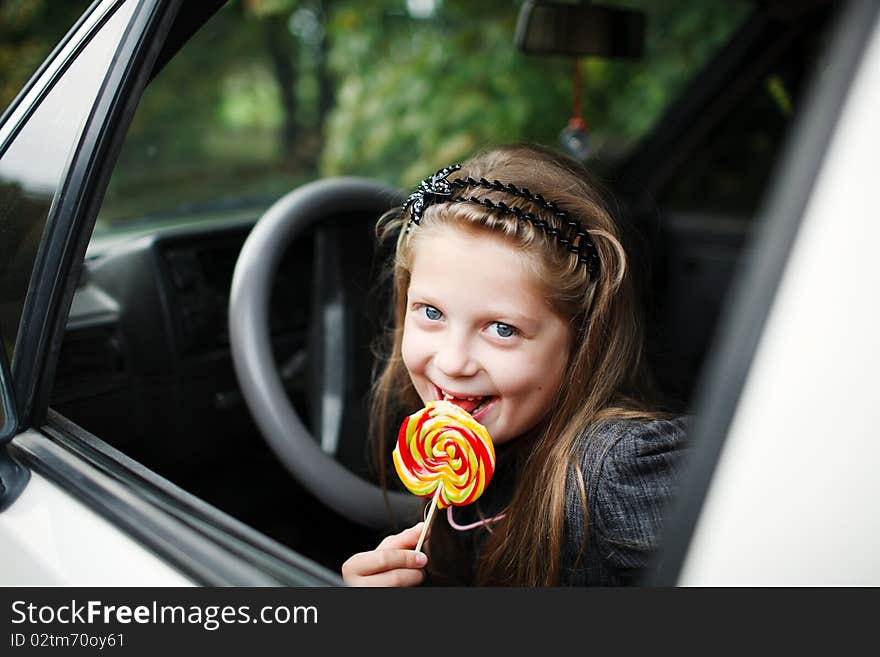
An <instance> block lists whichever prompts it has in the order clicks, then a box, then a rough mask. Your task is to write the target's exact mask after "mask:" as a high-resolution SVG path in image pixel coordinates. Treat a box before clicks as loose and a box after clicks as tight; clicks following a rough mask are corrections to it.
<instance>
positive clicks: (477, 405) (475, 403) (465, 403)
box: [434, 385, 498, 420]
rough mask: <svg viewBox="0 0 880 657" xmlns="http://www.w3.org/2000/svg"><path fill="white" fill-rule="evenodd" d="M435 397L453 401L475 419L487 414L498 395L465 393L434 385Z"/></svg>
mask: <svg viewBox="0 0 880 657" xmlns="http://www.w3.org/2000/svg"><path fill="white" fill-rule="evenodd" d="M434 398H435V399H438V400H439V399H442V400H443V401H448V402H452V403H453V404H455V405H456V406H458V407H459V408H460V409H462V410H463V411H466V412H468V413H470V414H471V416H472V417H473V418H474V419H475V420H479V419H480V417H481V416H483V415H485V413H486V411H487V410H488V409H489V407H490V406H491V405H492V403H493V402H494V401H496V400H497V399H498V397H497V396H496V395H465V394H463V393H454V392H449V391H448V390H443V389H442V388H440V387H438V386H437V385H434Z"/></svg>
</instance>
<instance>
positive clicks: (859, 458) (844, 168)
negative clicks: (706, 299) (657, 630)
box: [651, 2, 880, 586]
mask: <svg viewBox="0 0 880 657" xmlns="http://www.w3.org/2000/svg"><path fill="white" fill-rule="evenodd" d="M825 52H826V55H825V58H824V63H823V65H822V66H821V67H820V70H819V71H818V73H817V75H816V76H815V79H814V81H813V88H812V91H811V93H810V94H809V96H808V98H807V99H806V103H807V104H806V106H805V107H804V109H803V110H802V115H801V120H800V121H799V122H798V124H797V126H796V129H795V131H794V133H793V135H792V137H791V139H790V140H789V143H788V148H787V152H786V153H785V155H784V158H783V162H782V166H781V167H780V170H779V172H778V174H777V176H776V178H775V180H774V184H773V185H772V186H771V190H770V194H769V195H768V198H767V199H766V201H765V203H764V205H763V208H762V210H761V220H762V223H761V227H760V230H758V231H756V234H755V235H754V237H753V239H752V242H751V244H750V251H751V253H750V256H749V258H748V260H747V262H746V263H745V266H744V267H743V268H742V270H741V272H740V273H739V276H738V280H737V281H736V290H735V291H734V294H733V298H732V300H731V302H730V304H729V306H728V308H727V309H726V311H725V315H724V318H723V319H722V321H721V324H720V326H721V330H720V334H719V336H718V338H717V339H716V342H717V344H716V348H715V350H714V354H713V357H712V359H711V362H710V363H709V365H708V367H707V370H706V372H705V374H704V376H703V377H702V380H701V385H700V386H699V387H700V390H699V395H698V396H699V399H698V402H697V406H696V410H697V415H698V418H699V420H698V423H697V426H696V427H695V430H694V432H693V436H692V440H693V455H692V457H691V459H690V461H689V462H688V469H687V472H686V473H685V475H686V476H685V478H684V482H683V484H684V485H683V487H682V489H681V492H680V494H679V499H678V506H677V509H676V513H675V515H674V516H673V517H672V518H671V522H670V525H669V528H668V533H667V536H666V541H665V543H664V548H665V550H664V554H663V556H662V558H661V561H660V567H659V569H658V571H657V572H656V573H655V576H654V577H653V579H651V582H652V583H654V584H659V585H666V586H668V585H676V584H677V585H689V586H704V585H712V586H718V585H722V586H730V585H737V586H743V585H746V586H768V585H783V586H805V585H809V586H816V585H820V586H829V585H831V586H871V585H873V586H876V585H877V584H878V583H880V567H878V566H880V560H878V555H880V521H878V515H877V512H876V500H877V499H878V497H880V483H878V482H880V480H878V478H877V476H876V470H877V466H878V459H877V457H876V439H877V423H878V416H877V412H876V391H877V384H876V371H877V368H878V367H880V349H878V338H877V335H878V334H877V329H876V327H877V322H878V319H880V309H878V304H877V289H878V287H880V268H878V265H877V258H876V244H877V240H878V238H880V228H878V226H880V224H878V222H877V200H876V193H875V192H874V178H875V175H874V171H875V169H876V165H875V160H876V153H877V149H878V147H880V129H878V126H877V122H876V119H875V117H876V116H877V112H878V109H880V28H878V7H877V4H876V3H872V2H852V3H849V4H848V5H847V6H846V7H845V11H843V12H841V16H840V17H839V20H838V22H837V25H836V27H835V29H834V31H833V33H832V35H831V38H830V39H829V41H828V43H827V48H826V51H825Z"/></svg>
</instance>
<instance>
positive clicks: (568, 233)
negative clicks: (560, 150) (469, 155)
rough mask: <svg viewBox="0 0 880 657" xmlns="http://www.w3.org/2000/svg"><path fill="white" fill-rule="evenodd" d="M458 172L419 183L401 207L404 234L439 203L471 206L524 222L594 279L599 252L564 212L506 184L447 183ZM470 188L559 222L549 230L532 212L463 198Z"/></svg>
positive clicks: (448, 169)
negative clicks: (512, 199) (511, 199)
mask: <svg viewBox="0 0 880 657" xmlns="http://www.w3.org/2000/svg"><path fill="white" fill-rule="evenodd" d="M459 169H461V165H460V164H455V165H453V166H449V167H446V168H444V169H440V170H439V171H438V172H437V173H435V174H434V175H432V176H430V177H428V178H425V179H424V180H423V181H422V182H420V183H419V186H418V187H417V188H416V191H414V192H413V193H412V194H410V195H409V197H408V198H407V199H406V202H405V203H404V204H403V210H404V211H405V212H406V211H408V212H409V217H410V218H409V221H408V222H407V226H406V227H407V230H409V229H410V227H411V226H412V224H416V225H417V226H418V225H419V223H420V222H421V220H422V214H423V213H424V211H425V210H426V209H427V208H428V207H430V206H432V205H437V204H440V203H473V204H475V205H480V206H482V207H484V208H487V209H489V210H493V211H495V212H498V213H500V214H509V215H513V216H514V217H516V218H517V219H519V220H521V221H528V222H529V223H531V224H532V225H533V226H534V227H535V228H538V229H540V230H542V231H543V232H544V233H545V234H546V235H548V236H550V237H553V238H555V239H556V243H557V245H558V246H559V247H560V248H563V249H566V250H568V251H570V252H571V253H576V254H577V256H578V262H580V263H581V264H584V265H586V267H587V271H588V272H589V273H590V277H591V278H592V277H594V276H595V275H596V273H597V272H598V271H599V252H598V251H597V250H596V245H595V244H594V243H593V240H592V239H590V236H589V234H588V233H587V231H585V230H584V229H583V228H581V226H580V224H578V222H577V221H575V220H574V219H572V218H571V216H570V215H569V214H568V213H567V212H566V211H565V210H561V209H560V208H559V207H558V206H557V205H556V204H555V203H553V201H548V200H547V199H545V198H544V197H543V196H541V195H540V194H532V192H530V191H529V190H528V189H526V188H525V187H516V186H515V185H512V184H509V183H508V184H507V185H504V184H502V183H500V182H499V181H497V180H494V181H492V182H489V181H488V180H486V179H485V178H480V179H479V180H475V179H474V178H471V177H470V176H468V177H467V178H456V179H455V180H449V179H448V176H449V174H450V173H453V172H454V171H458V170H459ZM470 188H482V189H488V190H490V191H497V192H505V193H507V194H510V195H511V196H516V197H517V198H522V199H525V200H527V201H530V202H532V203H534V204H535V205H537V206H540V207H541V208H542V209H544V210H546V211H547V212H549V213H550V214H552V215H553V216H554V217H556V218H557V219H558V220H559V227H553V226H551V225H550V224H549V223H548V222H546V221H544V220H543V219H540V218H539V217H537V216H536V215H535V214H533V213H532V212H528V211H526V210H522V209H521V208H518V207H511V206H509V205H507V204H506V203H504V202H503V201H498V202H497V203H496V202H493V201H492V200H491V199H488V198H479V197H476V196H466V195H465V192H466V190H467V189H470Z"/></svg>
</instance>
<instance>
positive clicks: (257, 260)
mask: <svg viewBox="0 0 880 657" xmlns="http://www.w3.org/2000/svg"><path fill="white" fill-rule="evenodd" d="M402 202H403V196H402V195H401V193H400V192H399V191H398V190H396V189H394V188H392V187H389V186H387V185H384V184H381V183H378V182H375V181H372V180H369V179H366V178H332V179H325V180H320V181H316V182H313V183H309V184H306V185H303V186H302V187H299V188H297V189H296V190H294V191H292V192H290V193H288V194H287V195H285V196H283V197H282V198H280V199H279V200H278V201H276V202H275V203H274V204H273V205H272V206H271V207H270V208H269V209H268V210H267V211H266V212H265V213H264V214H263V215H262V216H261V217H260V219H259V221H258V222H257V224H256V225H255V226H254V228H253V230H252V231H251V233H250V234H249V235H248V238H247V240H245V243H244V246H243V247H242V249H241V253H240V254H239V256H238V261H237V262H236V264H235V272H234V274H233V278H232V290H231V293H230V300H229V336H230V343H231V348H232V359H233V363H234V365H235V372H236V375H237V377H238V381H239V384H240V386H241V391H242V394H243V396H244V399H245V402H246V403H247V406H248V408H249V410H250V412H251V415H252V416H253V418H254V420H255V422H256V423H257V426H258V427H259V429H260V432H261V433H262V435H263V437H264V438H265V439H266V441H267V442H268V444H269V447H270V448H271V449H272V450H273V451H274V452H275V454H276V455H277V456H278V458H279V459H280V461H281V463H282V464H283V465H284V466H285V467H286V468H287V470H288V471H289V472H290V473H291V474H292V475H293V476H294V478H296V479H297V480H298V481H299V482H300V483H301V484H302V485H303V486H304V487H305V488H306V489H307V490H308V491H309V492H311V493H312V494H313V495H314V496H315V497H317V498H318V499H319V500H320V501H321V502H323V503H324V504H326V505H327V506H328V507H330V508H331V509H333V510H334V511H336V512H337V513H339V514H340V515H342V516H344V517H345V518H347V519H349V520H351V521H353V522H356V523H358V524H361V525H365V526H367V527H371V528H374V529H385V528H388V527H392V526H394V525H395V524H397V525H398V526H401V525H406V524H411V523H412V522H414V521H415V520H416V519H418V518H419V517H420V515H421V512H420V510H421V501H420V500H419V499H418V498H417V497H415V496H413V495H408V494H403V493H399V492H393V491H389V492H388V501H389V503H390V507H391V509H390V510H391V515H389V513H388V511H389V509H388V506H387V505H386V502H385V495H384V494H383V492H382V490H381V488H379V487H378V486H376V485H375V484H373V483H371V482H369V481H367V480H365V479H363V478H361V477H359V476H357V475H355V474H354V473H353V472H351V471H350V470H348V469H347V468H346V467H345V466H343V465H342V464H341V463H339V462H338V461H337V460H335V459H334V457H333V451H334V449H333V445H332V443H333V441H332V438H333V432H334V431H338V429H339V427H340V426H341V424H342V413H343V404H344V402H345V394H344V393H345V386H346V377H347V375H350V372H349V371H348V369H349V368H348V364H347V363H346V359H345V356H344V354H345V348H344V347H345V340H346V335H345V331H346V324H347V322H346V321H345V319H346V312H347V309H346V305H345V303H344V295H343V294H342V283H343V279H342V276H341V269H340V268H339V267H337V266H336V265H339V263H338V262H336V263H335V264H334V262H333V260H334V258H332V257H331V258H329V259H328V258H324V257H322V256H325V255H326V254H322V253H319V254H318V255H317V256H316V266H317V269H318V271H319V272H320V274H321V275H319V276H318V277H317V288H316V289H315V294H316V295H317V296H318V300H317V305H316V306H315V308H317V310H318V311H317V312H315V311H314V309H313V311H312V315H311V319H310V321H311V333H312V334H313V335H317V336H319V339H318V343H319V347H318V348H319V349H320V351H321V352H322V353H321V354H319V355H320V356H322V364H323V370H324V376H323V377H321V384H320V387H321V388H322V389H321V390H312V391H310V392H312V393H314V396H315V398H316V399H318V400H320V407H319V409H318V410H319V423H320V430H321V432H322V434H328V435H330V436H331V440H330V441H329V443H330V445H329V447H328V444H327V443H328V441H327V440H323V438H324V436H322V442H323V443H324V449H322V447H321V446H320V445H319V443H318V441H316V439H315V438H314V437H313V436H312V435H311V433H310V432H309V430H308V429H307V428H306V426H305V424H304V423H303V421H302V419H301V418H300V417H299V415H298V413H297V412H296V410H295V408H294V407H293V405H292V404H291V403H290V401H289V399H288V397H287V394H286V393H285V390H284V385H283V383H282V380H281V376H280V374H279V371H278V368H277V367H276V363H275V360H274V357H273V353H272V342H271V336H270V327H269V311H270V304H271V295H272V288H273V283H274V280H275V276H276V273H277V270H278V266H279V264H280V262H281V260H282V257H283V256H284V253H285V251H286V249H287V247H288V245H289V244H290V243H291V242H292V241H293V240H294V239H295V238H296V237H298V236H300V235H302V234H303V233H304V232H305V231H306V229H308V228H310V227H311V226H313V225H316V224H318V223H320V222H324V221H326V220H328V219H331V218H340V217H345V216H346V214H348V216H352V215H353V214H354V213H358V214H360V216H363V213H364V212H375V214H376V216H377V217H378V216H379V215H380V214H381V213H382V212H384V211H385V210H387V209H388V208H390V207H393V206H394V205H398V204H400V203H402ZM331 253H332V251H331ZM325 260H329V262H325ZM336 260H338V258H337V259H336ZM304 283H305V282H304Z"/></svg>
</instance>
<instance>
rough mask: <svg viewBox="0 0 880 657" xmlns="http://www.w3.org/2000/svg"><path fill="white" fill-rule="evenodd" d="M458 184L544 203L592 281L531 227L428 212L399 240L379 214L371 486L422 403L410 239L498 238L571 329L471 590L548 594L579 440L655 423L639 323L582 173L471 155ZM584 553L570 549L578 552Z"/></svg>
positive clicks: (557, 568)
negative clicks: (381, 263)
mask: <svg viewBox="0 0 880 657" xmlns="http://www.w3.org/2000/svg"><path fill="white" fill-rule="evenodd" d="M466 176H470V177H473V178H475V179H480V178H486V179H487V180H489V181H493V180H500V181H502V182H503V183H505V184H507V183H512V184H513V185H516V186H517V187H525V188H528V189H529V190H530V191H531V192H532V193H537V194H541V195H543V196H544V197H545V198H546V199H548V200H552V201H553V202H554V203H555V204H556V205H557V206H558V207H559V208H560V209H562V210H564V211H566V212H567V213H568V214H569V215H570V216H571V217H572V218H573V219H575V220H576V221H578V223H579V224H580V225H581V227H582V228H583V229H585V230H586V231H587V232H588V233H589V235H590V237H591V239H592V241H593V243H594V244H595V246H596V250H597V251H598V255H599V263H600V264H599V268H598V272H596V274H595V275H593V276H592V277H591V276H590V273H589V272H588V270H587V267H586V266H584V265H583V264H580V263H578V260H577V257H575V256H573V255H572V254H571V253H569V252H568V251H566V250H565V249H561V248H560V247H559V245H558V243H557V242H556V241H555V240H554V239H553V238H552V237H550V236H548V235H547V233H546V231H544V230H541V229H538V228H536V227H535V226H534V225H533V224H532V223H530V222H528V221H522V220H519V219H517V218H516V217H514V216H510V215H509V214H508V215H504V214H501V213H498V212H496V211H493V210H491V209H488V208H485V207H481V206H479V205H476V204H473V203H461V202H447V203H442V204H436V205H432V206H430V207H428V208H427V209H426V210H425V212H424V214H423V216H422V219H421V222H420V224H419V225H418V226H415V227H413V229H412V230H409V231H406V230H403V228H404V226H405V222H406V221H407V220H408V219H409V217H408V215H407V214H406V213H404V212H402V211H400V210H398V211H391V212H389V213H386V215H384V216H383V217H382V218H381V219H380V221H379V224H378V225H377V231H378V234H379V236H380V238H385V239H388V238H389V237H396V238H397V241H396V247H395V251H394V257H393V260H392V265H391V268H390V271H389V272H388V276H389V277H390V281H389V282H390V283H391V284H392V312H393V318H392V327H391V328H390V330H389V332H388V334H387V335H386V342H385V352H384V356H383V358H382V359H380V360H379V361H377V365H378V369H377V376H375V377H374V383H373V388H372V397H371V414H370V416H371V440H372V443H373V448H374V456H375V460H376V463H377V466H378V472H379V480H380V482H381V483H382V485H383V486H386V484H387V475H386V472H387V449H388V446H387V444H386V436H388V433H389V430H392V431H393V428H396V425H397V423H399V421H400V419H401V418H402V417H403V414H408V413H411V412H414V411H415V410H417V409H418V408H420V407H421V405H422V404H421V401H420V400H419V398H418V395H417V394H416V392H415V389H414V388H413V386H412V384H411V382H410V379H409V375H408V373H407V370H406V367H405V366H404V363H403V359H402V356H401V343H402V338H403V323H404V316H405V311H406V297H407V291H408V287H409V282H410V275H411V262H412V253H413V247H414V244H415V243H416V242H417V241H418V239H419V235H420V234H423V233H425V232H427V231H429V230H430V229H431V227H432V226H438V225H455V226H458V227H461V228H465V229H468V230H477V231H489V232H491V233H493V234H501V235H503V236H504V238H505V239H506V240H508V241H509V243H510V244H511V245H512V246H514V247H515V248H517V249H520V250H522V251H523V252H524V253H526V254H529V255H530V256H531V260H532V261H533V262H534V263H535V266H536V268H537V271H536V274H537V277H536V281H537V282H538V283H539V284H541V285H543V286H544V290H543V291H544V295H545V298H546V299H547V300H548V302H549V304H550V305H551V307H552V308H553V309H554V311H555V312H556V313H558V314H559V316H560V317H563V318H565V319H566V320H568V322H569V323H570V326H571V335H572V340H571V348H570V357H569V362H568V366H567V369H566V372H565V374H564V375H563V378H562V383H561V385H560V386H559V389H558V390H557V391H556V395H555V397H554V398H555V400H556V401H555V404H554V407H553V408H552V409H550V410H549V412H548V413H547V414H546V416H545V419H544V420H543V421H542V422H541V424H540V425H539V426H538V427H537V428H536V429H535V430H534V431H532V432H530V436H529V439H528V444H524V445H523V447H524V448H525V449H527V450H528V453H527V455H526V457H525V458H524V463H523V468H522V471H521V473H520V474H519V477H518V479H517V484H516V486H515V489H514V492H513V497H512V499H511V501H510V503H509V505H508V507H507V509H506V516H505V518H504V519H503V520H502V521H499V522H498V523H496V524H495V526H494V527H493V528H492V529H491V533H490V536H489V537H488V538H487V540H486V544H485V546H484V548H483V551H482V554H481V557H480V561H479V566H478V569H477V572H476V578H475V580H476V582H477V583H481V584H506V585H517V586H542V585H545V586H546V585H554V584H558V583H559V579H560V572H561V561H562V551H563V542H564V528H565V522H564V521H565V499H566V485H567V481H568V477H569V474H570V473H574V474H575V477H574V481H576V482H578V488H579V490H578V491H577V492H578V495H579V497H580V500H581V503H582V506H583V512H584V526H585V527H586V521H587V499H586V491H585V486H584V478H583V473H581V472H580V466H579V463H578V457H577V446H578V441H579V439H582V437H583V436H584V435H585V431H586V430H587V429H588V428H590V427H592V426H595V425H596V423H597V422H599V421H601V420H604V419H607V418H612V417H638V418H648V417H656V416H658V415H661V414H660V413H658V412H656V411H654V410H652V408H651V406H650V404H649V403H648V402H647V399H648V398H649V392H648V391H649V390H650V384H649V378H648V374H647V370H646V364H645V360H644V354H643V351H644V347H643V341H644V340H643V334H642V316H641V312H640V307H639V304H637V303H636V295H635V290H634V287H633V282H632V276H631V274H630V269H629V267H628V263H627V257H626V253H625V251H624V248H623V246H622V243H621V235H620V231H619V228H618V226H617V225H616V224H615V221H614V220H613V218H612V216H611V214H610V212H609V211H608V209H607V205H606V203H605V200H604V196H603V194H602V192H601V190H600V188H599V187H598V185H597V184H596V183H595V182H594V181H593V179H592V178H591V177H590V175H589V174H588V173H587V171H586V170H585V169H584V168H583V167H582V166H580V165H579V164H577V163H576V162H574V161H571V160H568V159H567V158H564V157H563V156H560V155H558V154H556V153H553V152H552V151H549V150H547V149H544V148H541V147H538V146H532V145H523V144H518V145H511V146H503V147H498V148H494V149H491V150H488V151H486V152H484V153H482V154H479V155H477V156H475V157H473V158H472V159H470V160H469V161H467V162H465V163H464V164H463V165H462V168H461V170H460V171H459V172H457V173H454V174H452V175H450V176H449V178H450V179H455V178H458V177H461V178H464V177H466ZM469 194H470V195H472V196H474V197H477V198H487V199H490V200H492V201H493V202H495V203H498V202H499V201H501V202H503V203H506V204H507V205H508V206H517V207H520V208H521V209H522V210H524V211H530V212H532V213H534V214H535V215H537V216H538V217H539V218H542V219H544V220H546V221H548V222H550V224H551V225H554V224H553V222H557V223H558V221H559V220H558V218H556V217H554V215H553V213H551V212H548V211H547V210H546V208H543V207H541V206H539V205H537V204H535V203H533V202H531V201H529V200H527V199H523V198H519V197H515V196H512V195H511V194H509V193H506V192H504V191H499V190H491V189H485V188H475V189H473V190H469ZM515 442H524V441H523V440H522V439H519V440H517V441H515ZM432 531H434V532H436V531H437V529H436V528H435V529H434V530H432ZM584 536H586V532H585V533H584ZM584 547H585V546H584V545H581V554H583V551H584ZM432 559H433V555H432Z"/></svg>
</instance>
